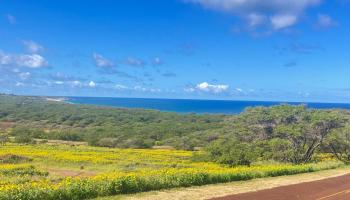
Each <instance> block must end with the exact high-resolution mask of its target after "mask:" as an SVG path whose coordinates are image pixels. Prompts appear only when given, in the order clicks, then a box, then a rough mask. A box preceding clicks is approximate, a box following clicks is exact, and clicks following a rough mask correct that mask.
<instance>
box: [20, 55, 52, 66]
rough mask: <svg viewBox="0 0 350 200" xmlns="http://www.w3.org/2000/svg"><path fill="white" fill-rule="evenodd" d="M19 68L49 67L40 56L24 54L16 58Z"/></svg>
mask: <svg viewBox="0 0 350 200" xmlns="http://www.w3.org/2000/svg"><path fill="white" fill-rule="evenodd" d="M15 61H16V63H17V65H18V66H21V67H29V68H41V67H45V66H47V65H48V62H47V61H46V60H45V58H44V57H42V56H41V55H39V54H31V55H29V54H22V55H19V56H16V57H15Z"/></svg>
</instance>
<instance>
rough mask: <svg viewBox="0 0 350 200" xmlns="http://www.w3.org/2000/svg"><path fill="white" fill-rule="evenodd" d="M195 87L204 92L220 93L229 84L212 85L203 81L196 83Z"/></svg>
mask: <svg viewBox="0 0 350 200" xmlns="http://www.w3.org/2000/svg"><path fill="white" fill-rule="evenodd" d="M196 89H197V90H200V91H204V92H212V93H222V92H226V91H227V90H228V89H229V86H228V85H213V84H209V83H207V82H203V83H200V84H197V86H196Z"/></svg>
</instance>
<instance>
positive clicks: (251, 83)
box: [0, 0, 350, 102]
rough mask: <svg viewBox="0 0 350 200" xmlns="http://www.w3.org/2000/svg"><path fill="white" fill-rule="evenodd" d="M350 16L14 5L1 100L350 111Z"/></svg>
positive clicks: (210, 3)
mask: <svg viewBox="0 0 350 200" xmlns="http://www.w3.org/2000/svg"><path fill="white" fill-rule="evenodd" d="M26 4H28V5H29V4H30V5H31V7H30V9H28V10H27V9H26ZM349 6H350V5H349V3H347V2H346V1H326V0H270V1H265V0H173V1H161V2H159V1H157V2H149V1H146V0H138V1H136V0H131V1H120V2H118V3H116V2H114V1H108V0H107V1H103V2H101V1H90V2H87V3H86V5H85V6H84V5H81V4H80V3H79V2H70V1H68V0H63V1H60V2H45V1H40V0H39V1H32V0H29V1H26V2H21V3H20V1H19V0H14V1H12V2H10V1H7V2H4V3H3V6H2V8H0V16H2V19H1V20H0V27H3V28H2V29H1V34H2V37H0V86H1V87H0V92H5V93H16V94H37V95H63V96H68V95H71V96H74V95H76V96H122V97H123V96H125V97H160V98H163V97H164V98H210V99H248V100H290V101H342V102H343V101H350V89H348V88H350V87H349V86H348V79H347V77H346V76H345V74H347V73H350V68H348V65H349V62H348V61H347V60H346V59H345V58H346V57H347V56H349V55H348V54H347V52H350V47H348V45H340V44H348V43H350V41H349V40H350V39H348V38H347V37H345V36H346V35H348V34H350V30H349V29H347V28H346V27H349V26H350V22H349V20H344V19H346V18H349V14H348V12H347V9H348V7H349ZM57 9H60V10H63V11H62V13H60V14H59V13H57V12H55V10H57ZM24 10H25V11H26V12H23V11H24ZM73 11H74V12H73ZM91 13H94V15H91ZM257 36H259V37H257ZM343 36H344V37H343ZM349 85H350V83H349Z"/></svg>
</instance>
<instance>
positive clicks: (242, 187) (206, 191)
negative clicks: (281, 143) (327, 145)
mask: <svg viewBox="0 0 350 200" xmlns="http://www.w3.org/2000/svg"><path fill="white" fill-rule="evenodd" d="M349 173H350V168H349V167H344V168H339V169H333V170H326V171H320V172H314V173H307V174H298V175H291V176H280V177H272V178H261V179H253V180H249V181H238V182H232V183H226V184H216V185H206V186H199V187H190V188H177V189H171V190H163V191H153V192H145V193H139V194H134V195H119V196H115V197H106V198H98V199H97V200H117V199H118V200H164V199H172V200H203V199H211V198H215V197H223V196H227V195H232V194H239V193H246V192H253V191H258V190H263V189H270V188H275V187H280V186H286V185H292V184H297V183H303V182H310V181H316V180H322V179H326V178H331V177H337V176H342V175H345V174H349Z"/></svg>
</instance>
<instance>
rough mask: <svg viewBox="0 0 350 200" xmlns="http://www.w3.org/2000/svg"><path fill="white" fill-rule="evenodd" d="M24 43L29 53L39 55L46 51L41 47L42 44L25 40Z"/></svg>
mask: <svg viewBox="0 0 350 200" xmlns="http://www.w3.org/2000/svg"><path fill="white" fill-rule="evenodd" d="M22 43H23V45H24V46H25V47H26V50H27V51H28V52H29V53H32V54H37V53H40V52H42V51H44V47H43V46H41V45H40V44H38V43H36V42H34V41H31V40H23V41H22Z"/></svg>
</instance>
